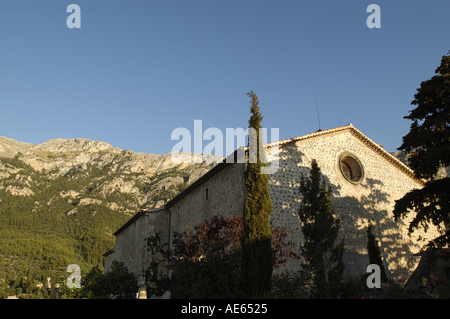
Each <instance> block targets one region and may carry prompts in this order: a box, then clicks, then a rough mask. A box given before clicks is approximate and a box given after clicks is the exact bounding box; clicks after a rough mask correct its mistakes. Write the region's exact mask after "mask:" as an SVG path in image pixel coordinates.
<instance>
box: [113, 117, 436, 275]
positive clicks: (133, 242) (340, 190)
mask: <svg viewBox="0 0 450 319" xmlns="http://www.w3.org/2000/svg"><path fill="white" fill-rule="evenodd" d="M343 155H348V156H353V157H352V158H354V159H355V161H356V162H358V163H359V164H358V165H360V167H361V179H360V180H359V181H355V180H349V178H350V177H349V176H348V175H347V177H345V176H344V174H347V173H348V172H347V173H346V171H345V169H344V165H343V164H342V165H341V164H340V163H341V158H342V156H343ZM269 158H270V157H269ZM312 159H316V160H317V162H318V165H319V167H320V168H321V171H322V175H323V176H324V180H325V181H326V182H327V183H328V184H329V185H330V186H331V188H332V190H333V204H334V208H335V213H336V214H337V215H339V216H342V217H343V220H342V223H341V225H342V229H341V236H342V237H344V239H345V255H344V262H345V264H346V270H345V275H346V276H352V275H358V274H364V273H365V271H366V268H367V266H368V265H369V260H368V255H367V249H366V245H367V234H366V231H367V224H368V221H369V220H370V221H372V223H373V225H374V228H373V232H374V235H375V236H376V238H377V239H378V240H379V242H380V247H381V253H382V257H383V260H384V263H385V269H386V272H387V275H388V277H390V278H393V279H400V278H403V279H406V278H408V277H409V276H410V275H411V273H412V272H413V271H414V269H415V268H416V266H417V264H418V261H419V258H418V257H415V256H414V254H415V253H417V252H419V250H420V248H421V247H423V246H424V244H426V243H427V242H428V241H429V240H430V239H432V238H435V237H437V236H438V233H437V231H436V229H435V228H434V227H430V229H429V230H428V232H427V233H426V234H424V233H423V232H421V231H416V232H414V233H413V235H412V236H408V234H407V233H408V225H409V222H410V220H411V219H412V216H410V218H409V219H406V220H399V221H397V222H394V218H393V214H392V211H393V208H394V204H395V200H398V199H400V198H401V197H403V195H404V194H405V193H407V192H409V191H411V190H412V189H416V188H421V187H422V184H421V182H420V181H417V180H415V179H414V178H413V174H412V171H411V170H410V169H408V168H407V167H406V166H405V165H404V164H402V163H401V162H400V161H398V160H397V159H396V158H395V157H393V156H392V155H390V154H389V153H387V152H386V151H384V150H383V149H382V148H381V147H380V146H379V145H377V144H375V143H374V142H373V141H371V140H369V139H368V138H367V137H365V136H364V135H362V134H361V133H360V132H359V131H358V130H356V129H354V128H353V126H351V125H349V126H346V127H341V128H338V129H333V130H328V131H322V132H316V133H313V134H308V135H305V136H302V137H299V138H296V139H290V140H285V141H281V142H280V151H279V167H278V171H277V172H276V173H275V174H272V175H270V179H269V189H270V194H271V199H272V205H273V209H274V212H273V214H272V217H271V218H272V219H273V221H274V224H275V226H286V227H287V229H288V231H290V233H289V235H288V238H287V239H288V240H289V239H293V240H294V241H295V242H297V243H298V245H297V253H299V252H300V249H299V248H300V244H301V243H302V241H303V237H302V234H301V223H300V220H299V218H298V209H299V206H300V201H301V197H300V194H299V184H300V176H301V175H302V174H304V175H305V176H307V175H308V172H309V171H310V168H311V161H312ZM349 165H352V164H351V163H350V164H349ZM352 170H353V168H352ZM244 171H245V164H219V165H217V166H216V167H214V168H213V169H212V170H211V171H209V172H208V173H206V174H205V175H204V176H203V177H201V178H200V179H199V180H197V181H196V182H194V183H193V184H192V185H191V186H190V187H189V188H188V189H186V190H185V191H184V192H182V193H181V194H179V195H178V196H177V197H175V198H174V199H172V200H171V201H169V202H168V203H166V206H165V207H164V209H160V210H156V211H154V210H153V212H151V211H148V213H146V214H145V216H141V217H140V218H138V219H136V220H135V221H134V222H133V223H131V224H129V225H128V226H127V227H126V228H125V229H123V230H122V231H121V232H120V233H119V234H118V235H117V238H116V247H115V252H114V254H113V255H111V256H112V257H111V258H110V257H108V258H109V259H108V260H111V259H116V260H118V261H124V262H125V263H126V265H127V267H128V269H129V270H131V271H133V272H134V273H135V274H139V273H141V270H142V267H143V266H144V265H148V263H149V261H150V258H151V257H150V256H149V255H148V254H146V253H145V246H144V244H143V240H144V238H145V237H148V235H149V234H150V233H152V232H162V238H163V239H165V238H167V240H169V236H171V235H172V233H173V232H174V231H176V232H181V231H184V230H186V229H193V228H194V226H195V225H198V224H199V223H201V222H203V221H205V220H208V219H210V218H212V217H213V216H214V215H221V216H224V217H233V216H235V215H242V212H243V207H244V204H245V200H246V190H245V183H244V182H245V180H244ZM354 175H355V176H358V174H354ZM206 190H207V191H206ZM206 192H207V193H208V195H206ZM419 236H421V237H422V240H419ZM170 241H171V238H170ZM299 266H300V262H299V261H291V262H290V263H288V265H287V266H286V268H282V269H280V270H279V271H283V270H290V271H296V270H299Z"/></svg>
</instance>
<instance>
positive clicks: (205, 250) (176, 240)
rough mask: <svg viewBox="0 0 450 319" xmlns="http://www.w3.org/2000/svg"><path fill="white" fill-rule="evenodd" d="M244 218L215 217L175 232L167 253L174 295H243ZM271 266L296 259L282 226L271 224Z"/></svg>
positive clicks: (213, 296)
mask: <svg viewBox="0 0 450 319" xmlns="http://www.w3.org/2000/svg"><path fill="white" fill-rule="evenodd" d="M243 229H244V224H243V217H242V216H240V217H238V216H235V217H233V218H225V217H220V216H214V217H213V218H211V219H210V220H207V221H204V222H202V223H200V224H198V225H196V226H195V227H194V230H186V231H184V232H182V233H177V232H175V233H174V236H173V242H172V243H173V249H172V250H171V251H169V252H168V253H167V256H168V260H169V262H170V264H172V267H173V269H174V270H173V274H172V279H171V283H170V289H171V294H172V297H173V298H221V299H223V298H232V299H235V298H245V297H248V296H249V295H248V293H247V290H246V289H244V288H245V286H246V285H247V279H246V278H244V277H243V273H242V271H241V257H242V249H241V242H242V233H243ZM271 233H272V236H273V238H274V240H273V241H272V246H271V255H272V260H273V264H272V267H274V268H277V267H279V266H280V265H285V263H286V261H287V260H288V258H294V259H298V258H299V256H298V255H296V254H295V253H294V252H293V249H294V247H295V243H294V242H293V241H292V240H290V241H287V240H286V236H287V231H286V228H285V227H281V228H278V227H274V226H273V224H272V225H271Z"/></svg>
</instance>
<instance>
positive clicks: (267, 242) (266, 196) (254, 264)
mask: <svg viewBox="0 0 450 319" xmlns="http://www.w3.org/2000/svg"><path fill="white" fill-rule="evenodd" d="M247 95H248V96H249V97H250V98H251V99H252V101H251V104H252V106H251V108H250V112H251V113H252V116H251V117H250V120H249V138H248V139H249V162H248V165H247V169H246V171H245V187H246V189H247V199H246V201H245V206H244V213H243V217H244V232H243V236H242V271H243V278H244V280H246V282H245V283H244V285H245V287H246V288H247V292H248V294H249V295H254V294H258V293H264V292H267V291H270V289H271V278H272V271H273V261H272V258H273V257H272V248H271V245H272V234H271V232H270V215H271V213H272V211H273V210H272V202H271V199H270V193H269V175H268V174H262V173H261V169H262V168H263V167H264V166H267V163H265V157H264V156H265V155H264V149H263V148H262V140H263V136H262V130H261V131H260V129H261V121H262V116H261V112H260V109H259V106H258V104H259V101H258V97H257V96H256V95H255V94H254V93H253V91H251V92H249V93H247Z"/></svg>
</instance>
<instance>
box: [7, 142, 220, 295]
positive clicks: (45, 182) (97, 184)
mask: <svg viewBox="0 0 450 319" xmlns="http://www.w3.org/2000/svg"><path fill="white" fill-rule="evenodd" d="M212 166H213V164H207V163H205V162H204V163H201V164H176V163H173V162H172V160H171V157H170V154H166V155H154V154H144V153H134V152H132V151H122V150H120V149H118V148H113V147H112V146H111V145H109V144H107V143H104V142H95V141H90V140H85V139H75V140H68V139H56V140H52V141H49V142H46V143H43V144H39V145H32V144H27V143H21V142H17V141H14V140H12V139H8V138H4V137H0V298H1V297H6V296H11V295H19V294H27V297H30V294H33V295H34V296H35V298H38V297H46V296H48V291H47V290H46V289H45V287H46V284H47V278H51V280H50V282H51V284H52V287H54V285H55V284H56V283H62V282H63V280H64V276H67V275H68V274H66V273H65V271H66V268H67V266H68V265H70V264H78V265H80V267H81V272H82V274H83V272H84V273H87V272H88V271H89V270H90V269H91V268H92V267H95V266H97V267H99V268H100V269H103V262H104V260H103V257H102V254H103V253H105V252H106V251H107V250H109V249H111V248H113V247H114V243H115V237H114V236H113V235H112V234H113V233H114V232H115V231H116V230H117V229H118V228H119V227H120V226H121V225H122V224H124V223H125V222H126V221H127V220H128V219H129V218H130V217H131V216H132V215H134V214H135V213H136V212H137V211H139V210H140V209H148V208H154V207H158V206H161V205H163V204H164V203H165V202H166V201H167V200H169V199H170V198H172V197H173V196H175V195H176V194H178V192H180V191H181V190H183V189H184V188H186V187H187V186H188V185H189V184H190V183H192V182H193V181H194V180H196V179H197V178H198V177H200V176H202V175H203V174H204V173H205V172H207V171H208V170H209V169H211V168H212ZM39 283H43V284H44V285H43V287H42V288H40V289H39V288H38V286H40V285H39Z"/></svg>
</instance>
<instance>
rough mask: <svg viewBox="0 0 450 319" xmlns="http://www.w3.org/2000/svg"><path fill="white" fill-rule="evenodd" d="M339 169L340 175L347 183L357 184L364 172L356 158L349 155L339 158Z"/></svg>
mask: <svg viewBox="0 0 450 319" xmlns="http://www.w3.org/2000/svg"><path fill="white" fill-rule="evenodd" d="M339 167H340V168H341V173H342V175H344V177H345V178H346V179H347V180H348V181H350V182H352V183H358V182H360V181H361V180H362V178H363V175H364V170H363V167H362V165H361V163H360V162H359V160H358V159H357V158H356V157H354V156H352V155H349V154H346V155H343V156H341V159H340V160H339Z"/></svg>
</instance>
